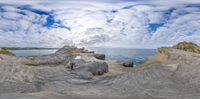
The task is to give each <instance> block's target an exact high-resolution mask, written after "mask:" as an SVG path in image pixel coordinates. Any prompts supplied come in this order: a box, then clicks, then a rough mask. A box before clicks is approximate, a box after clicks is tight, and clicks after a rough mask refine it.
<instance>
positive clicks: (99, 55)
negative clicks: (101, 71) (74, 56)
mask: <svg viewBox="0 0 200 99" xmlns="http://www.w3.org/2000/svg"><path fill="white" fill-rule="evenodd" d="M93 56H94V57H95V58H96V59H100V60H105V58H106V56H105V54H93Z"/></svg>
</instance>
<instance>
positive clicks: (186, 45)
mask: <svg viewBox="0 0 200 99" xmlns="http://www.w3.org/2000/svg"><path fill="white" fill-rule="evenodd" d="M173 48H175V49H179V50H184V51H188V52H193V53H198V54H200V46H198V45H197V44H195V43H192V42H180V43H178V44H177V45H175V46H173Z"/></svg>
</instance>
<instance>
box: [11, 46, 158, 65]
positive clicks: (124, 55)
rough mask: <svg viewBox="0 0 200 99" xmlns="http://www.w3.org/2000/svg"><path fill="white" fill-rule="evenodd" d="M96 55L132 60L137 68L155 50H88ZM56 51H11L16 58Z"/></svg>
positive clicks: (54, 50) (153, 53)
mask: <svg viewBox="0 0 200 99" xmlns="http://www.w3.org/2000/svg"><path fill="white" fill-rule="evenodd" d="M89 49H90V50H94V51H95V52H96V53H102V54H105V55H106V59H112V60H132V61H133V62H134V66H138V65H139V64H141V63H143V62H144V61H145V60H146V59H148V58H149V57H152V56H154V55H155V54H156V50H155V49H131V48H129V49H128V48H94V47H93V48H89ZM56 51H57V49H39V50H12V52H13V53H14V54H15V55H17V56H36V55H48V54H51V53H54V52H56Z"/></svg>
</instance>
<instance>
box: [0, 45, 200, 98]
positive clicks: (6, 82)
mask: <svg viewBox="0 0 200 99" xmlns="http://www.w3.org/2000/svg"><path fill="white" fill-rule="evenodd" d="M83 50H84V49H78V48H76V47H70V46H65V47H63V48H62V49H60V50H58V51H57V52H56V53H54V54H51V55H46V56H36V57H14V56H8V55H0V99H66V97H68V98H70V99H77V98H82V99H92V98H96V99H101V98H109V99H199V98H200V97H199V96H200V94H199V93H200V54H197V53H192V52H187V51H184V50H179V49H175V48H172V47H164V48H159V49H158V53H157V54H156V55H155V57H154V58H152V59H149V60H147V61H146V62H145V63H144V64H142V65H141V66H139V67H136V68H128V69H127V68H123V66H122V64H121V63H120V62H117V61H108V60H99V59H96V58H95V57H94V56H93V54H95V53H85V51H83ZM76 56H81V59H79V60H74V59H75V57H76ZM70 61H73V62H75V64H76V65H75V66H74V70H70V69H69V68H68V62H70ZM76 62H77V63H76ZM50 97H51V98H50ZM52 97H53V98H52Z"/></svg>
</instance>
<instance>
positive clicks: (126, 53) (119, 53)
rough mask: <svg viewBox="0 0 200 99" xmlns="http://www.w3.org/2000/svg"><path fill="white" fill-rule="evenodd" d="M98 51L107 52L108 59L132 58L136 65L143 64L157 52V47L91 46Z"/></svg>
mask: <svg viewBox="0 0 200 99" xmlns="http://www.w3.org/2000/svg"><path fill="white" fill-rule="evenodd" d="M90 49H91V50H94V51H95V52H97V53H103V54H106V59H113V60H132V61H133V62H134V66H138V65H139V64H142V63H143V62H144V61H145V60H146V59H148V58H150V57H152V56H154V55H155V54H156V49H133V48H94V47H93V48H90Z"/></svg>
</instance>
